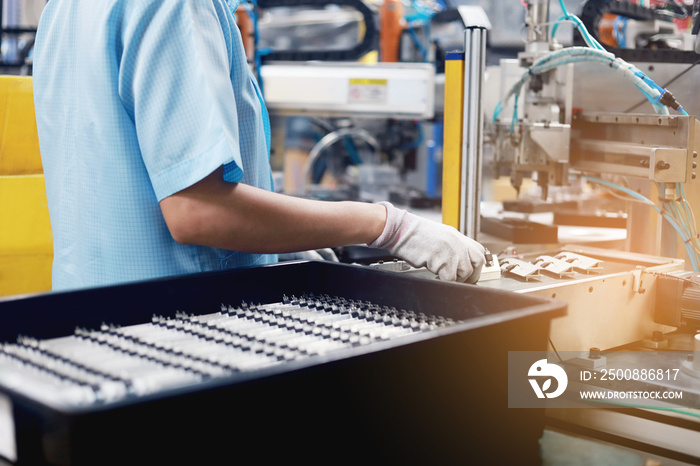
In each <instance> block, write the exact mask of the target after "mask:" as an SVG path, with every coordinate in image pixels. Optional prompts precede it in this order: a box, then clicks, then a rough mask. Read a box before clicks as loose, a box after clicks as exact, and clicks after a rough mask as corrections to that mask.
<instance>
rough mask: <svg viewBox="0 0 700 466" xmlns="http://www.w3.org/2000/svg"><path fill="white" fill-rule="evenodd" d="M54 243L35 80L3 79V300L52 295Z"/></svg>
mask: <svg viewBox="0 0 700 466" xmlns="http://www.w3.org/2000/svg"><path fill="white" fill-rule="evenodd" d="M52 241H53V238H52V235H51V225H50V223H49V211H48V206H47V203H46V189H45V185H44V175H43V168H42V165H41V156H40V152H39V138H38V136H37V130H36V118H35V115H34V96H33V92H32V78H31V77H20V76H0V296H8V295H16V294H27V293H37V292H43V291H48V290H50V289H51V263H52V260H53V244H52Z"/></svg>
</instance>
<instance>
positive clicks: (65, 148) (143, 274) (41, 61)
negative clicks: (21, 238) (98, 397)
mask: <svg viewBox="0 0 700 466" xmlns="http://www.w3.org/2000/svg"><path fill="white" fill-rule="evenodd" d="M236 5H237V3H234V2H230V3H229V2H227V0H51V1H50V2H48V4H47V6H46V8H45V9H44V12H43V14H42V16H41V20H40V23H39V28H38V32H37V36H36V44H35V50H34V70H33V75H34V77H33V82H34V101H35V110H36V117H37V129H38V133H39V143H40V149H41V157H42V162H43V167H44V173H45V178H46V194H47V198H48V204H49V215H50V218H51V228H52V232H53V238H54V262H53V277H52V281H53V288H54V289H55V290H61V289H70V288H82V287H89V286H98V285H107V284H114V283H120V282H128V281H135V280H143V279H149V278H155V277H162V276H168V275H182V274H189V273H195V272H201V271H210V270H219V269H226V268H231V267H240V266H252V265H260V264H267V263H271V262H274V261H276V259H277V258H276V256H274V255H259V254H244V253H239V252H234V251H226V250H221V249H215V248H208V247H202V246H190V245H181V244H178V243H176V242H175V241H174V240H173V239H172V237H171V235H170V232H169V230H168V228H167V225H166V223H165V221H164V219H163V215H162V213H161V210H160V207H159V201H160V200H162V199H163V198H165V197H168V196H170V195H172V194H174V193H176V192H178V191H180V190H182V189H184V188H187V187H189V186H191V185H192V184H194V183H196V182H198V181H200V180H201V179H203V178H204V177H205V176H207V175H208V174H210V173H211V172H213V171H214V170H215V169H217V168H218V167H220V166H222V165H223V166H224V179H225V180H226V181H228V182H242V183H246V184H250V185H253V186H257V187H260V188H264V189H268V190H270V189H272V186H271V183H272V181H271V171H270V164H269V147H270V130H269V118H268V115H267V112H266V110H265V107H264V104H262V97H261V95H260V91H259V89H258V86H257V83H256V82H255V78H254V76H253V74H252V73H251V71H250V68H249V66H248V64H247V62H246V58H245V52H244V50H243V46H242V42H241V37H240V32H239V30H238V27H237V26H236V24H235V19H234V16H233V13H232V11H233V10H234V9H235V7H236Z"/></svg>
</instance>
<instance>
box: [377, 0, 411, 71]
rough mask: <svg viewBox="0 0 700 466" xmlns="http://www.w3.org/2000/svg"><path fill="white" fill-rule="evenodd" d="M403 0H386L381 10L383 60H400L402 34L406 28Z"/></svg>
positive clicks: (380, 57) (380, 25)
mask: <svg viewBox="0 0 700 466" xmlns="http://www.w3.org/2000/svg"><path fill="white" fill-rule="evenodd" d="M403 14H404V11H403V4H402V3H401V0H384V3H383V4H382V7H381V9H380V10H379V59H380V61H382V62H397V61H399V46H400V43H401V34H402V33H403V30H404V29H405V28H406V20H405V19H404V17H403Z"/></svg>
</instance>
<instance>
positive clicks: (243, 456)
mask: <svg viewBox="0 0 700 466" xmlns="http://www.w3.org/2000/svg"><path fill="white" fill-rule="evenodd" d="M303 293H314V294H317V295H318V294H329V295H336V296H341V297H345V298H349V299H360V300H366V301H371V302H373V303H377V304H380V305H389V306H394V307H396V308H404V309H409V310H412V311H414V312H422V313H424V314H427V315H434V316H443V317H448V318H451V319H454V320H458V321H460V322H459V323H457V324H456V325H454V326H451V327H446V328H440V329H436V330H434V331H430V332H427V333H425V334H418V335H415V336H416V338H411V337H413V336H411V337H407V338H406V339H402V340H401V341H400V342H399V343H396V342H391V341H390V342H385V343H382V344H380V345H378V347H370V348H369V349H368V348H367V347H357V348H352V350H348V351H347V352H342V354H333V356H331V357H329V356H327V355H326V356H324V357H310V358H307V359H303V360H299V361H291V362H289V363H284V364H282V365H280V366H275V367H274V368H268V369H265V370H260V371H256V372H252V373H242V374H240V375H236V376H235V377H234V376H232V377H227V378H221V379H213V380H211V381H209V382H206V383H202V384H199V385H198V386H196V387H195V388H192V387H190V388H183V389H177V390H170V391H167V392H165V393H158V394H157V395H152V396H144V397H139V398H135V399H129V400H128V401H122V402H116V403H113V404H109V405H103V406H95V407H90V408H82V409H71V410H66V409H58V408H55V407H51V406H47V405H45V404H42V403H38V402H36V401H35V400H32V399H28V398H26V397H25V396H23V395H22V394H20V393H17V392H15V391H12V390H8V389H5V388H3V387H2V386H0V395H3V396H5V397H6V398H9V400H10V402H11V404H12V413H13V421H14V424H15V433H16V446H17V461H16V464H18V465H24V464H47V463H48V464H61V465H63V464H85V465H97V464H100V465H101V464H122V465H126V464H129V465H131V464H168V463H173V464H232V463H237V462H238V463H241V462H242V463H244V464H249V463H264V464H269V463H271V462H274V463H282V462H284V463H291V462H293V461H302V462H304V463H306V464H346V463H354V464H358V463H360V464H381V463H384V464H409V463H411V464H412V463H418V464H427V463H430V464H472V463H474V464H506V463H504V462H508V464H538V463H539V462H540V455H539V443H538V441H539V438H540V437H541V435H542V433H543V429H544V412H543V411H541V410H538V409H509V408H508V405H507V403H508V396H507V387H508V383H507V382H508V380H507V379H508V372H507V360H508V351H516V350H517V351H544V350H546V345H547V338H548V334H549V324H550V320H551V319H552V318H554V317H558V316H561V315H564V314H565V312H566V309H565V304H564V303H562V302H560V301H555V300H548V299H544V298H539V297H534V296H530V295H522V294H516V293H511V292H504V291H498V290H492V289H488V288H482V287H479V286H478V285H476V286H475V285H463V284H455V283H447V282H441V281H439V280H431V279H425V278H417V277H409V276H404V275H401V274H397V273H394V272H385V271H378V270H374V269H371V268H368V267H362V266H354V265H346V264H337V263H330V262H313V261H312V262H298V263H283V264H278V265H273V266H266V267H259V268H249V269H238V270H232V271H225V272H214V273H202V274H194V275H188V276H181V277H173V278H165V279H158V280H151V281H144V282H138V283H132V284H126V285H118V286H110V287H101V288H93V289H86V290H79V291H74V292H61V293H58V292H57V293H47V294H43V295H35V296H29V297H24V298H16V299H8V300H4V301H0V341H2V342H15V341H16V339H17V336H18V335H29V336H32V337H36V338H40V339H44V338H53V337H59V336H65V335H70V334H72V333H73V332H74V330H75V328H76V326H81V327H87V328H96V327H99V325H100V324H101V323H103V322H108V323H114V324H118V325H132V324H138V323H143V322H147V321H149V320H150V319H151V316H152V315H153V314H161V315H165V316H168V315H174V314H175V313H176V312H177V311H185V312H188V313H193V314H207V313H212V312H217V311H218V310H219V308H220V305H221V303H230V304H239V303H240V302H241V301H244V300H246V301H256V302H260V303H272V302H278V301H282V299H283V295H301V294H303Z"/></svg>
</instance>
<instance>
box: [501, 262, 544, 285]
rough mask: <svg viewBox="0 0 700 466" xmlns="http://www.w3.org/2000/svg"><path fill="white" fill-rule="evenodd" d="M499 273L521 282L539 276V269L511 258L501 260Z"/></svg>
mask: <svg viewBox="0 0 700 466" xmlns="http://www.w3.org/2000/svg"><path fill="white" fill-rule="evenodd" d="M501 273H503V274H504V275H511V276H513V277H517V278H520V279H523V280H530V279H533V278H537V277H538V276H539V275H540V269H539V267H537V266H536V265H533V264H531V263H529V262H525V261H523V260H520V259H515V258H513V257H506V258H504V259H501Z"/></svg>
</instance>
